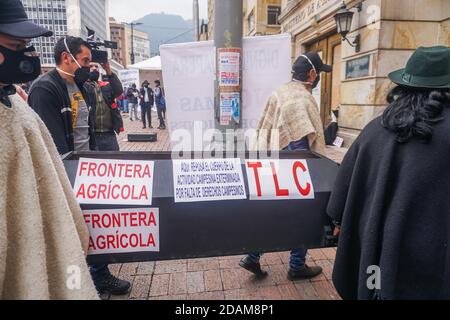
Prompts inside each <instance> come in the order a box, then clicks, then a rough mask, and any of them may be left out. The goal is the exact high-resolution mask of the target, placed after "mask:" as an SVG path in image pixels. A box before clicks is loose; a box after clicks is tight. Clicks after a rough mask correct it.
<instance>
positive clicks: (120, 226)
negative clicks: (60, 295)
mask: <svg viewBox="0 0 450 320" xmlns="http://www.w3.org/2000/svg"><path fill="white" fill-rule="evenodd" d="M83 216H84V221H85V222H86V225H87V226H88V228H89V233H90V237H89V255H97V254H111V253H129V252H159V250H160V245H159V209H111V210H88V211H83Z"/></svg>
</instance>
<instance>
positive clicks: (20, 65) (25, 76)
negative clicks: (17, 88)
mask: <svg viewBox="0 0 450 320" xmlns="http://www.w3.org/2000/svg"><path fill="white" fill-rule="evenodd" d="M0 52H1V54H2V55H3V56H4V59H5V61H4V62H3V64H1V65H0V82H1V83H4V84H14V83H24V82H29V81H33V80H34V79H36V78H37V77H39V75H40V74H41V61H40V59H39V57H36V56H32V54H33V53H35V52H36V49H35V48H34V47H29V48H26V49H24V50H21V51H13V50H9V49H8V48H5V47H3V46H0Z"/></svg>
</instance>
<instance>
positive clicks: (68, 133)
mask: <svg viewBox="0 0 450 320" xmlns="http://www.w3.org/2000/svg"><path fill="white" fill-rule="evenodd" d="M91 59H92V55H91V49H90V48H89V44H88V43H86V42H85V41H84V40H83V39H81V38H75V37H65V38H61V39H60V40H59V41H58V43H57V44H56V47H55V61H56V65H57V67H56V68H55V69H53V70H52V71H50V72H48V73H46V74H45V75H43V76H42V77H40V78H39V79H38V80H36V82H35V83H34V84H33V85H32V87H31V89H30V94H29V97H28V103H29V105H30V106H31V108H32V109H33V110H34V111H36V113H37V114H38V115H39V116H40V117H41V119H42V120H43V121H44V123H45V124H46V126H47V128H48V129H49V131H50V133H51V134H52V137H53V140H54V141H55V144H56V147H57V148H58V151H59V153H60V154H66V153H69V152H71V151H90V150H96V143H95V134H94V119H93V118H92V117H90V115H89V106H88V105H87V103H86V92H85V90H84V87H83V86H84V83H85V82H86V81H87V80H88V78H89V63H90V62H91Z"/></svg>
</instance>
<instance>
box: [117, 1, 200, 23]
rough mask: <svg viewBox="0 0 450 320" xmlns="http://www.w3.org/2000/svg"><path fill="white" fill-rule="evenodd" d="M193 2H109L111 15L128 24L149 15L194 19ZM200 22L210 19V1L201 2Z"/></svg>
mask: <svg viewBox="0 0 450 320" xmlns="http://www.w3.org/2000/svg"><path fill="white" fill-rule="evenodd" d="M192 3H193V2H192V0H109V15H110V16H111V17H114V18H116V20H117V21H121V22H128V21H133V20H137V19H140V18H142V17H143V16H145V15H147V14H149V13H161V12H164V13H167V14H169V13H170V14H178V15H180V16H182V17H183V18H184V19H192V12H193V5H192ZM199 4H200V21H201V19H202V18H203V19H205V20H206V19H207V18H208V1H207V0H199Z"/></svg>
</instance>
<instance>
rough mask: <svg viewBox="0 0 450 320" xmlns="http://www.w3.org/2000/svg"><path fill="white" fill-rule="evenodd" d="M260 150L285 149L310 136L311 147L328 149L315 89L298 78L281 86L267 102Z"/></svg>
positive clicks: (260, 124)
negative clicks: (310, 88) (312, 92)
mask: <svg viewBox="0 0 450 320" xmlns="http://www.w3.org/2000/svg"><path fill="white" fill-rule="evenodd" d="M257 132H258V138H257V142H256V146H254V147H256V148H257V150H261V151H263V150H282V149H284V148H286V147H287V146H288V145H289V144H290V143H291V142H295V141H299V140H301V139H303V138H304V137H308V141H309V145H310V149H311V150H312V151H315V152H317V153H320V154H324V153H325V139H324V133H323V124H322V121H321V119H320V113H319V108H318V107H317V103H316V101H315V100H314V97H313V96H312V95H311V93H310V92H309V91H308V90H307V89H306V88H305V86H304V85H303V84H302V83H300V82H298V81H291V82H289V83H287V84H285V85H283V86H281V87H280V88H279V89H278V90H277V91H276V92H274V94H272V96H271V97H270V98H269V100H268V102H267V106H266V109H265V110H264V113H263V114H262V117H261V119H260V121H259V124H258V128H257Z"/></svg>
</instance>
